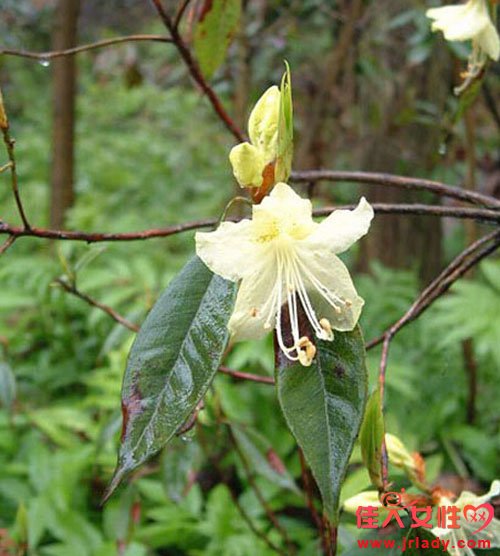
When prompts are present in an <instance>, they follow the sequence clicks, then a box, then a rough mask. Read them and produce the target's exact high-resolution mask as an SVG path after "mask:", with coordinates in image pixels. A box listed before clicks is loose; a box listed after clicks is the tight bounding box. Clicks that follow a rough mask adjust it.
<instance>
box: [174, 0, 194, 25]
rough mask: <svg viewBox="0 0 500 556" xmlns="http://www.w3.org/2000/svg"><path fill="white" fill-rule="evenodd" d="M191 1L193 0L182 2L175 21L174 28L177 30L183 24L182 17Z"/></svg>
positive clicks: (183, 0)
mask: <svg viewBox="0 0 500 556" xmlns="http://www.w3.org/2000/svg"><path fill="white" fill-rule="evenodd" d="M190 1H191V0H182V2H181V4H180V6H179V9H178V10H177V14H176V16H175V20H174V27H175V28H176V29H178V28H179V25H180V24H181V20H182V16H183V15H184V12H185V11H186V8H187V7H188V6H189V2H190Z"/></svg>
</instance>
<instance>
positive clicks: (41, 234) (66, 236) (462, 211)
mask: <svg viewBox="0 0 500 556" xmlns="http://www.w3.org/2000/svg"><path fill="white" fill-rule="evenodd" d="M354 206H355V205H341V206H332V207H325V208H322V209H318V210H315V211H314V212H313V214H314V216H325V215H328V214H330V213H331V212H332V211H333V210H337V209H352V208H353V207H354ZM372 207H373V209H374V211H375V213H376V214H420V215H425V216H437V217H441V218H442V217H450V218H460V219H468V218H472V219H476V220H479V221H483V222H500V211H497V210H493V209H481V208H468V207H463V208H462V207H441V206H433V205H430V206H428V205H420V204H386V203H374V204H373V205H372ZM231 220H232V221H237V219H231ZM217 222H218V220H217V219H215V218H208V219H205V220H195V221H192V222H185V223H183V224H175V225H173V226H166V227H164V228H152V229H148V230H142V231H139V232H121V233H120V232H118V233H107V232H80V231H69V230H53V229H48V228H36V227H31V228H28V229H26V228H22V227H16V226H11V225H10V224H8V223H6V222H3V223H2V222H0V234H7V235H10V236H15V237H35V238H39V239H55V240H61V241H85V242H87V243H97V242H103V241H141V240H147V239H152V238H160V237H169V236H171V235H175V234H179V233H182V232H186V231H191V230H197V229H200V228H210V227H212V226H215V225H216V224H217Z"/></svg>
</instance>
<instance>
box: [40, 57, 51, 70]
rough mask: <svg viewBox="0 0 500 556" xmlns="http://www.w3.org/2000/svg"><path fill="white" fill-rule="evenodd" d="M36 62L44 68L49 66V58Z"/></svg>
mask: <svg viewBox="0 0 500 556" xmlns="http://www.w3.org/2000/svg"><path fill="white" fill-rule="evenodd" d="M38 63H39V64H40V65H41V66H43V67H44V68H48V67H49V66H50V62H49V60H46V59H43V60H40V61H39V62H38Z"/></svg>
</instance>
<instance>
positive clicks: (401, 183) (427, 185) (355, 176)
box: [291, 170, 500, 208]
mask: <svg viewBox="0 0 500 556" xmlns="http://www.w3.org/2000/svg"><path fill="white" fill-rule="evenodd" d="M291 180H292V181H293V182H296V183H302V182H303V183H306V184H310V183H312V182H317V181H333V182H339V181H340V182H342V181H343V182H354V183H363V184H368V185H383V186H387V187H399V188H402V189H415V190H421V191H430V192H432V193H435V194H436V195H439V196H441V197H452V198H454V199H459V200H461V201H466V202H469V203H473V204H476V205H484V206H486V207H490V208H500V200H498V199H495V197H492V196H490V195H484V194H483V193H478V192H477V191H467V190H465V189H461V188H459V187H452V186H450V185H446V184H444V183H441V182H438V181H433V180H426V179H420V178H409V177H406V176H396V175H393V174H383V173H379V172H347V171H346V172H344V171H334V170H310V171H307V172H293V173H292V176H291Z"/></svg>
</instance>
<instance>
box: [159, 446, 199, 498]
mask: <svg viewBox="0 0 500 556" xmlns="http://www.w3.org/2000/svg"><path fill="white" fill-rule="evenodd" d="M201 463H202V458H201V451H200V448H199V446H198V444H196V442H191V441H185V440H181V439H172V442H171V443H170V445H169V446H168V448H166V449H165V451H164V452H163V454H162V462H161V470H162V479H163V486H164V488H165V492H166V494H167V496H168V497H169V498H170V500H172V501H173V502H177V503H178V502H180V501H181V500H182V499H183V498H184V497H185V496H186V494H187V493H188V491H189V489H190V487H191V486H192V483H193V481H194V478H195V477H196V473H197V471H198V469H199V467H200V466H201Z"/></svg>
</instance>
